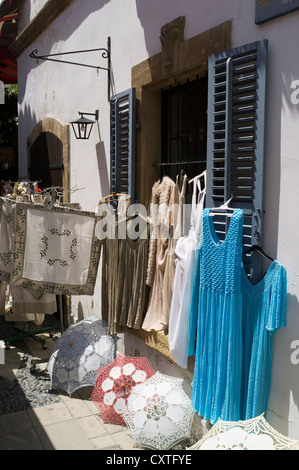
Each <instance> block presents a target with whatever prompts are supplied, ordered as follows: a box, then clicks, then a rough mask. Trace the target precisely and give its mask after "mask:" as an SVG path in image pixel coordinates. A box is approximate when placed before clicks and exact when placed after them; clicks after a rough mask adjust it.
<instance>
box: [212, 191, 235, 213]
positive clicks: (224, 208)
mask: <svg viewBox="0 0 299 470" xmlns="http://www.w3.org/2000/svg"><path fill="white" fill-rule="evenodd" d="M232 198H233V196H231V198H230V199H228V201H226V202H225V203H224V204H221V206H219V207H211V208H210V213H209V216H211V217H214V215H226V216H227V217H231V216H232V214H233V212H234V211H235V208H234V207H228V205H229V203H230V202H231V200H232ZM214 211H215V212H214ZM229 211H232V213H230V212H229Z"/></svg>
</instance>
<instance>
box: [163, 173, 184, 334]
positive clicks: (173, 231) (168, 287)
mask: <svg viewBox="0 0 299 470" xmlns="http://www.w3.org/2000/svg"><path fill="white" fill-rule="evenodd" d="M186 182H187V175H184V176H183V181H182V186H181V188H180V184H179V176H177V177H176V184H175V187H174V189H173V192H172V198H171V201H170V204H169V216H168V217H169V220H168V223H169V227H170V232H169V234H170V236H169V244H168V248H167V252H166V262H165V271H164V280H163V289H162V296H163V314H162V318H161V322H162V323H163V325H165V326H168V324H169V315H170V309H171V301H172V295H173V283H174V277H175V259H176V254H175V249H176V245H177V242H178V240H179V239H180V237H182V235H183V234H184V212H183V211H184V204H185V193H186Z"/></svg>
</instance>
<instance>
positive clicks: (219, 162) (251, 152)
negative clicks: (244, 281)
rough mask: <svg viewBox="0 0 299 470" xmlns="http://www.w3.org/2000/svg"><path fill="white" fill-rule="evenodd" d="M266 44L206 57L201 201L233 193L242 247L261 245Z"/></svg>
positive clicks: (214, 201)
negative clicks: (204, 170)
mask: <svg viewBox="0 0 299 470" xmlns="http://www.w3.org/2000/svg"><path fill="white" fill-rule="evenodd" d="M267 49H268V41H267V40H263V41H259V42H255V43H252V44H248V45H245V46H242V47H239V48H235V49H232V50H230V51H225V52H223V53H220V54H215V55H213V56H211V57H210V58H209V85H208V90H209V91H208V143H207V156H208V158H207V195H206V204H207V207H217V206H219V205H221V204H223V203H224V202H226V201H228V200H229V199H230V198H231V197H232V201H231V204H230V206H231V207H239V208H241V209H243V210H244V230H243V244H244V245H245V247H246V246H250V245H254V244H259V245H262V223H263V161H264V126H265V98H266V63H267ZM226 223H227V222H226ZM226 223H225V222H224V220H222V221H221V220H220V221H219V224H218V226H217V232H218V236H219V238H222V239H223V237H224V236H225V232H226V229H227V228H226ZM253 258H254V257H253ZM249 262H250V263H251V265H252V266H251V272H252V273H253V272H255V273H257V271H258V269H259V268H258V266H257V265H253V264H252V260H249ZM257 262H258V261H257Z"/></svg>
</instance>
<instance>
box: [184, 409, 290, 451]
mask: <svg viewBox="0 0 299 470" xmlns="http://www.w3.org/2000/svg"><path fill="white" fill-rule="evenodd" d="M189 450H299V441H294V440H292V439H289V438H288V437H285V436H283V435H282V434H280V433H279V432H277V431H276V430H275V429H274V428H273V427H272V426H270V424H269V423H268V422H267V421H266V420H265V418H264V416H263V414H262V415H260V416H258V417H257V418H253V419H249V420H246V421H222V420H218V421H217V423H216V424H215V425H214V426H213V428H212V429H211V430H210V431H209V432H208V433H207V434H206V435H205V436H204V437H203V438H202V439H200V440H199V441H198V442H197V443H196V444H194V445H193V446H192V447H189Z"/></svg>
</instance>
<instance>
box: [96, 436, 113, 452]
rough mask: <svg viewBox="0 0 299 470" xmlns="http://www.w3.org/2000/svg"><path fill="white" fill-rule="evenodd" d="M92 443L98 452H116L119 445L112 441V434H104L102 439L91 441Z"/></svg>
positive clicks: (97, 438)
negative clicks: (108, 450)
mask: <svg viewBox="0 0 299 470" xmlns="http://www.w3.org/2000/svg"><path fill="white" fill-rule="evenodd" d="M91 442H92V443H93V445H94V446H95V448H96V449H98V450H104V449H111V450H112V449H114V450H116V448H117V445H116V444H115V441H114V440H113V439H112V437H111V436H110V434H104V435H103V436H101V437H96V438H95V439H91Z"/></svg>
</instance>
